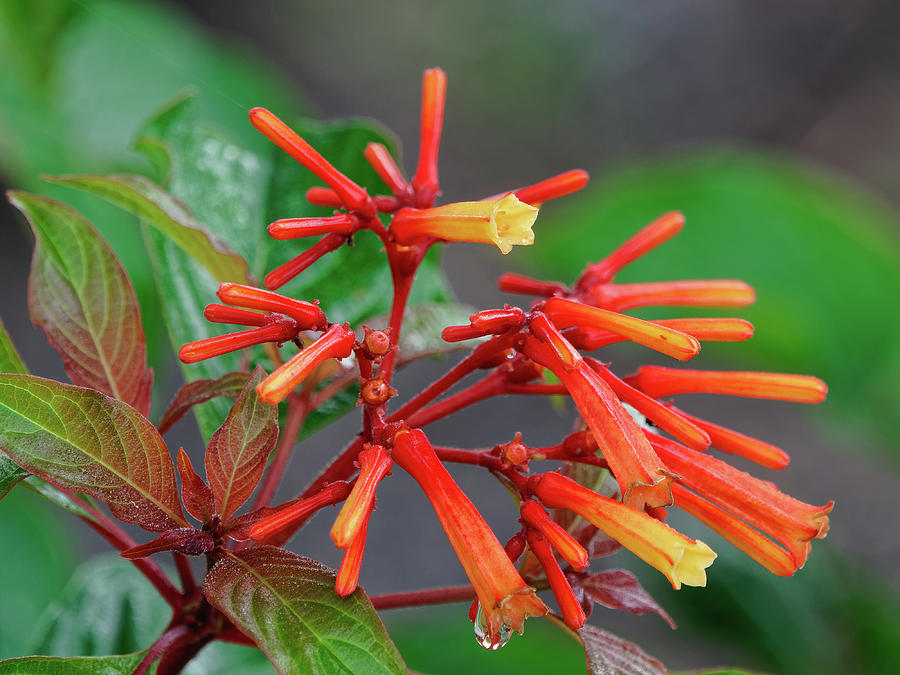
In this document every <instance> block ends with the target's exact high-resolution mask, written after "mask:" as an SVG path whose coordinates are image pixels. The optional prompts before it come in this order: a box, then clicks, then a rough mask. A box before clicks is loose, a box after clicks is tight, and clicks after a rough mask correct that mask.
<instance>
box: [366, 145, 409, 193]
mask: <svg viewBox="0 0 900 675" xmlns="http://www.w3.org/2000/svg"><path fill="white" fill-rule="evenodd" d="M363 155H364V156H365V158H366V161H367V162H368V163H369V164H370V165H371V166H372V168H373V169H375V173H377V174H378V177H379V178H381V180H383V181H384V184H385V185H387V186H388V188H389V189H390V191H391V193H392V194H393V195H394V196H395V197H397V198H403V199H409V198H410V197H412V186H411V185H410V184H409V181H407V180H406V179H405V178H404V177H403V174H402V173H401V171H400V168H399V167H398V166H397V165H396V164H395V163H394V159H393V158H392V157H391V153H390V152H388V149H387V148H386V147H384V146H383V145H382V144H381V143H369V144H367V145H366V149H365V151H364V152H363Z"/></svg>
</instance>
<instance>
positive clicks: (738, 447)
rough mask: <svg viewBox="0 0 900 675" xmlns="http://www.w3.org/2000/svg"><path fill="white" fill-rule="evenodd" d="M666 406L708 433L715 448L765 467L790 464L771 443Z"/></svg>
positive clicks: (779, 449) (784, 454)
mask: <svg viewBox="0 0 900 675" xmlns="http://www.w3.org/2000/svg"><path fill="white" fill-rule="evenodd" d="M667 407H668V408H669V409H670V410H672V411H673V412H676V413H678V415H679V416H681V417H683V418H684V419H687V420H689V421H690V422H691V423H692V424H694V425H695V426H698V427H700V428H701V429H703V430H704V431H705V432H706V433H707V434H709V438H710V444H711V445H712V446H713V447H714V448H716V449H717V450H721V451H722V452H728V453H731V454H732V455H738V456H740V457H743V458H744V459H749V460H750V461H751V462H756V463H757V464H759V465H760V466H764V467H766V468H767V469H776V470H777V469H784V468H785V467H786V466H787V465H788V464H790V461H791V458H790V457H788V454H787V453H786V452H785V451H784V450H782V449H781V448H779V447H777V446H775V445H772V444H771V443H765V442H763V441H760V440H758V439H756V438H752V437H750V436H745V435H744V434H741V433H738V432H737V431H732V430H731V429H727V428H726V427H722V426H719V425H718V424H713V423H712V422H707V421H706V420H702V419H700V418H699V417H694V416H693V415H688V414H687V413H686V412H684V411H683V410H679V409H678V408H676V407H675V406H673V405H670V406H667ZM660 426H661V425H660ZM667 431H668V429H667ZM669 433H672V432H669ZM673 435H674V434H673ZM679 440H680V439H679ZM688 445H690V444H688ZM695 449H697V448H695Z"/></svg>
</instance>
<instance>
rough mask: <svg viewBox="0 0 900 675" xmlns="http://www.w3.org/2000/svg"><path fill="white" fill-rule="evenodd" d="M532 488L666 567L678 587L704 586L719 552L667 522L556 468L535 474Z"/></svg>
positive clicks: (542, 497) (550, 504)
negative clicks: (610, 496)
mask: <svg viewBox="0 0 900 675" xmlns="http://www.w3.org/2000/svg"><path fill="white" fill-rule="evenodd" d="M529 484H530V485H532V492H533V493H534V495H535V496H536V497H537V498H538V499H540V500H541V501H542V502H543V503H544V505H545V506H547V507H549V508H553V509H568V510H569V511H574V512H575V513H577V514H579V515H580V516H582V517H584V518H585V519H587V520H588V521H589V522H590V523H591V524H592V525H593V526H594V527H596V528H597V529H599V530H602V531H603V532H605V533H606V534H607V535H609V536H610V537H612V538H613V539H615V540H616V541H617V542H619V543H620V544H622V545H623V546H624V547H625V548H627V549H628V550H630V551H631V552H632V553H634V554H635V555H636V556H638V557H639V558H640V559H641V560H643V561H644V562H646V563H647V564H649V565H652V566H653V567H655V568H656V569H658V570H659V571H660V572H662V573H663V574H664V575H665V576H666V578H667V579H668V580H669V582H670V583H671V584H672V587H673V588H675V589H676V590H677V589H679V588H681V585H682V584H687V585H688V586H705V585H706V572H705V569H706V568H707V567H709V566H710V565H711V564H712V561H713V560H715V558H716V554H715V553H713V551H712V549H710V548H709V546H707V545H706V544H704V543H703V542H702V541H694V540H693V539H690V538H689V537H686V536H684V535H683V534H681V533H680V532H677V531H675V530H673V529H672V528H671V527H669V526H668V525H666V524H665V523H662V522H660V521H659V520H657V519H656V518H653V517H651V516H648V515H647V514H646V513H644V511H643V510H638V509H633V508H631V507H630V506H626V505H625V504H623V503H622V502H618V501H616V500H615V499H610V498H609V497H604V496H602V495H598V494H597V493H596V492H593V491H592V490H589V489H588V488H586V487H584V486H582V485H579V484H578V483H576V482H575V481H573V480H571V479H569V478H566V477H565V476H561V475H559V474H557V473H547V474H543V475H541V476H532V478H531V479H530V480H529Z"/></svg>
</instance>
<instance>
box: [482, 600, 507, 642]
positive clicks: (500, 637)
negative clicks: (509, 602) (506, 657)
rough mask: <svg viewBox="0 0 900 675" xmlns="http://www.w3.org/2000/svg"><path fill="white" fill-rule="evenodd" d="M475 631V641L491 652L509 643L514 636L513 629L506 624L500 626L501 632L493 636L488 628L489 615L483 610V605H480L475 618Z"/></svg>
mask: <svg viewBox="0 0 900 675" xmlns="http://www.w3.org/2000/svg"><path fill="white" fill-rule="evenodd" d="M474 630H475V641H476V642H477V643H478V644H480V645H481V646H482V647H484V648H485V649H490V650H491V651H496V650H498V649H500V647H502V646H504V645H505V644H506V643H507V642H509V638H510V636H511V635H512V628H510V627H509V626H507V625H506V624H503V625H502V626H500V630H499V631H497V632H496V633H494V634H493V635H491V631H490V629H489V628H488V620H487V614H485V613H484V610H483V609H481V604H479V605H478V614H476V616H475V628H474Z"/></svg>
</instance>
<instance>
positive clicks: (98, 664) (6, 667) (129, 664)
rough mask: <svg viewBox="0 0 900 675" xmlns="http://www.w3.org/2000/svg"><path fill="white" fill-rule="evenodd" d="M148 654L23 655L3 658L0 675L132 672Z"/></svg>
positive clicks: (89, 674)
mask: <svg viewBox="0 0 900 675" xmlns="http://www.w3.org/2000/svg"><path fill="white" fill-rule="evenodd" d="M145 655H146V651H144V652H137V653H136V654H125V655H122V656H71V657H69V658H60V657H58V656H23V657H20V658H17V659H8V660H6V661H0V675H26V674H27V675H128V674H129V673H131V672H133V671H134V669H135V668H137V667H138V665H139V664H140V662H141V659H143V658H144V656H145ZM154 671H155V669H154V668H151V670H149V671H148V672H150V673H152V672H154Z"/></svg>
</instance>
